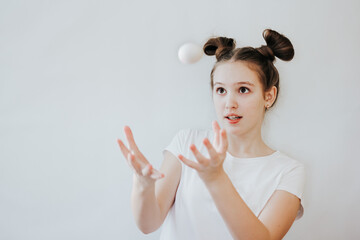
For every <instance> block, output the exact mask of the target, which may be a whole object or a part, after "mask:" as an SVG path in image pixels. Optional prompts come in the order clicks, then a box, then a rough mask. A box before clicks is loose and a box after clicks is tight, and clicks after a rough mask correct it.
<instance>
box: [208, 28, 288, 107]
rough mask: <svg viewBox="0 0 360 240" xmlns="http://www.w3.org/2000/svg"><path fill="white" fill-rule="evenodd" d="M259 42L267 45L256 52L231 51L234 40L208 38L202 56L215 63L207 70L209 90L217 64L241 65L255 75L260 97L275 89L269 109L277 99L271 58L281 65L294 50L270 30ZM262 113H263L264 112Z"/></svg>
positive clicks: (254, 49) (277, 76)
mask: <svg viewBox="0 0 360 240" xmlns="http://www.w3.org/2000/svg"><path fill="white" fill-rule="evenodd" d="M263 38H264V39H265V41H266V44H267V45H262V46H260V47H258V48H253V47H242V48H235V44H236V43H235V40H234V39H232V38H226V37H214V38H210V39H209V40H208V41H207V42H206V43H205V45H204V47H203V50H204V53H205V54H206V55H208V56H213V55H215V56H216V60H217V62H216V63H215V65H214V67H213V69H212V70H211V74H210V78H211V83H210V84H211V90H213V89H214V81H213V77H214V71H215V69H216V67H217V66H218V65H219V64H220V63H224V62H227V61H231V62H235V61H244V62H246V63H248V67H249V68H251V69H252V70H254V71H255V72H257V73H258V76H259V79H260V83H261V85H262V87H263V96H265V92H266V91H268V90H270V89H271V87H272V86H275V87H276V88H277V94H276V98H275V101H274V103H273V105H274V104H275V102H276V100H277V96H278V95H279V80H280V78H279V73H278V71H277V69H276V67H275V66H274V61H275V57H278V58H279V59H281V60H284V61H290V60H291V59H293V57H294V48H293V45H292V44H291V42H290V40H289V39H288V38H287V37H285V36H284V35H282V34H280V33H278V32H276V31H274V30H271V29H265V30H264V31H263ZM265 111H266V109H265Z"/></svg>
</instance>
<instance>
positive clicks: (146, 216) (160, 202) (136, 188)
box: [131, 151, 181, 233]
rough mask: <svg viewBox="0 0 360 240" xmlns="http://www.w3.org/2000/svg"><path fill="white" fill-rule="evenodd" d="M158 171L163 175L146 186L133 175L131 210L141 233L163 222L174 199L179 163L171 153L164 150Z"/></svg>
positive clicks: (179, 171)
mask: <svg viewBox="0 0 360 240" xmlns="http://www.w3.org/2000/svg"><path fill="white" fill-rule="evenodd" d="M160 171H161V172H162V173H164V174H165V177H164V178H163V179H160V180H158V181H156V182H155V183H154V184H151V185H149V186H147V187H144V186H143V185H142V184H141V183H139V181H138V180H137V178H136V177H135V176H134V177H133V184H134V185H133V191H132V198H131V203H132V211H133V214H134V217H135V220H136V223H137V226H138V227H139V229H140V230H141V231H142V232H143V233H152V232H154V231H156V230H157V229H158V228H159V227H160V226H161V225H162V224H163V222H164V220H165V218H166V215H167V213H168V212H169V210H170V208H171V206H172V205H173V203H174V200H175V194H176V191H177V187H178V184H179V181H180V175H181V164H180V162H179V161H178V160H177V159H176V158H175V156H174V155H173V154H171V153H169V152H167V151H166V152H165V153H164V161H163V163H162V166H161V168H160Z"/></svg>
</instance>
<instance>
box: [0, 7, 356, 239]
mask: <svg viewBox="0 0 360 240" xmlns="http://www.w3.org/2000/svg"><path fill="white" fill-rule="evenodd" d="M359 11H360V2H359V1H357V0H354V1H326V0H322V1H296V2H295V1H285V0H281V1H280V0H273V1H260V0H257V1H221V3H220V1H215V0H211V1H209V0H202V1H190V0H186V1H166V0H163V1H160V0H155V1H124V0H120V1H10V0H7V1H5V0H2V1H0V239H2V240H3V239H4V240H8V239H9V240H10V239H11V240H20V239H26V240H35V239H36V240H42V239H44V240H45V239H46V240H48V239H52V240H56V239H87V240H92V239H107V240H111V239H158V237H159V234H160V230H158V231H156V232H154V233H152V234H150V235H144V234H142V233H141V232H140V231H139V230H138V229H137V227H136V225H135V222H134V218H133V216H132V213H131V209H130V193H131V185H132V172H131V170H130V168H129V167H128V165H127V163H126V162H125V159H124V158H123V156H122V155H121V152H120V150H119V147H118V145H117V143H116V138H120V139H123V140H125V135H124V133H123V127H124V126H125V125H129V126H130V127H131V128H132V129H133V132H134V135H135V140H136V141H137V143H138V146H139V147H140V149H141V150H142V152H143V153H144V155H145V156H147V157H148V159H149V160H150V161H151V162H152V163H153V164H154V166H155V167H157V168H158V167H160V165H161V162H162V153H161V152H162V149H163V148H164V147H165V146H166V145H167V144H169V143H170V141H171V139H172V137H173V136H174V134H175V133H176V132H177V131H178V130H180V129H182V128H211V121H212V120H214V119H216V116H215V111H214V110H213V105H212V102H211V97H210V85H209V81H210V71H211V68H212V66H213V64H214V63H215V57H208V56H204V57H203V58H202V59H201V61H200V62H198V63H196V64H194V65H183V64H181V63H180V62H179V61H178V59H177V50H178V48H179V47H180V46H181V44H183V43H185V42H188V41H192V42H196V43H198V44H201V45H202V44H204V43H205V42H206V40H207V39H208V38H209V37H210V36H212V35H224V36H227V37H232V38H234V39H235V40H236V41H237V44H238V45H237V46H238V47H241V46H247V45H250V46H254V47H259V46H260V45H262V44H265V41H264V39H263V38H262V35H261V34H262V31H263V30H264V29H265V28H272V29H274V30H277V31H279V32H280V33H283V34H284V35H286V36H287V37H288V38H289V39H290V40H291V41H292V43H293V45H294V48H295V58H294V59H293V61H291V62H282V61H281V60H277V61H276V63H275V65H276V66H277V68H278V70H279V72H280V77H281V80H280V84H281V89H280V91H281V92H280V94H279V99H278V102H277V103H276V105H275V107H274V108H273V109H272V110H270V111H269V112H268V115H267V117H266V119H265V123H264V127H263V135H264V139H265V141H266V142H267V143H268V144H269V145H270V146H271V147H273V148H275V149H279V150H281V151H283V152H285V153H287V154H288V155H290V156H292V157H294V158H296V159H298V160H299V161H302V162H303V163H305V165H306V167H307V185H306V190H305V193H304V200H303V203H304V207H305V213H304V216H303V218H302V219H300V220H299V221H296V222H295V223H294V225H293V226H292V228H291V230H290V231H289V232H288V234H287V235H286V237H285V239H287V240H300V239H301V240H304V239H307V240H308V239H309V240H312V239H314V240H318V239H327V240H329V239H359V237H360V229H359V216H358V214H359V213H360V207H359V202H360V185H359V183H360V177H359V174H358V172H359V168H360V163H359V160H360V158H359V154H360V147H359V136H360V127H359V122H360V121H359V120H360V101H359V89H360V79H359V76H360V72H359V63H360V61H359V59H360V58H359V56H360V47H359V42H360V15H359Z"/></svg>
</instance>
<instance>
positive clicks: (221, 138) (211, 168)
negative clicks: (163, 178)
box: [178, 121, 228, 182]
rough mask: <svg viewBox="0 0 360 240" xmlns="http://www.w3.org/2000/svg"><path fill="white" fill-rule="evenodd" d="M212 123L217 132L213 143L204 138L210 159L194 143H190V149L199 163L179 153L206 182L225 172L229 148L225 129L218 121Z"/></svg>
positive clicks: (182, 159)
mask: <svg viewBox="0 0 360 240" xmlns="http://www.w3.org/2000/svg"><path fill="white" fill-rule="evenodd" d="M212 125H213V130H214V134H215V135H214V141H213V144H211V143H210V141H209V139H208V138H204V140H203V144H204V145H205V147H206V148H207V150H208V152H209V156H210V159H208V158H206V157H205V156H204V155H202V154H201V153H200V152H199V151H198V150H197V148H196V146H195V145H194V144H191V145H190V149H191V151H192V152H193V154H194V155H195V157H196V159H197V161H198V163H196V162H194V161H191V160H189V159H187V158H185V157H184V156H182V155H181V154H179V155H178V157H179V159H180V160H181V161H182V162H183V163H184V164H186V165H187V166H189V167H191V168H193V169H195V170H196V171H197V172H198V174H199V176H200V178H201V179H202V180H203V181H204V182H208V181H212V180H214V179H216V177H217V176H219V175H220V174H221V173H223V171H224V169H223V162H224V160H225V157H226V151H227V148H228V140H227V134H226V131H225V129H221V128H220V126H219V124H218V123H217V121H213V122H212Z"/></svg>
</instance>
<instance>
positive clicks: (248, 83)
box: [214, 81, 255, 86]
mask: <svg viewBox="0 0 360 240" xmlns="http://www.w3.org/2000/svg"><path fill="white" fill-rule="evenodd" d="M216 84H221V85H224V84H223V83H221V82H215V83H214V86H215V85H216ZM239 84H247V85H250V86H255V85H254V84H252V83H251V82H248V81H247V82H237V83H234V85H239Z"/></svg>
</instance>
